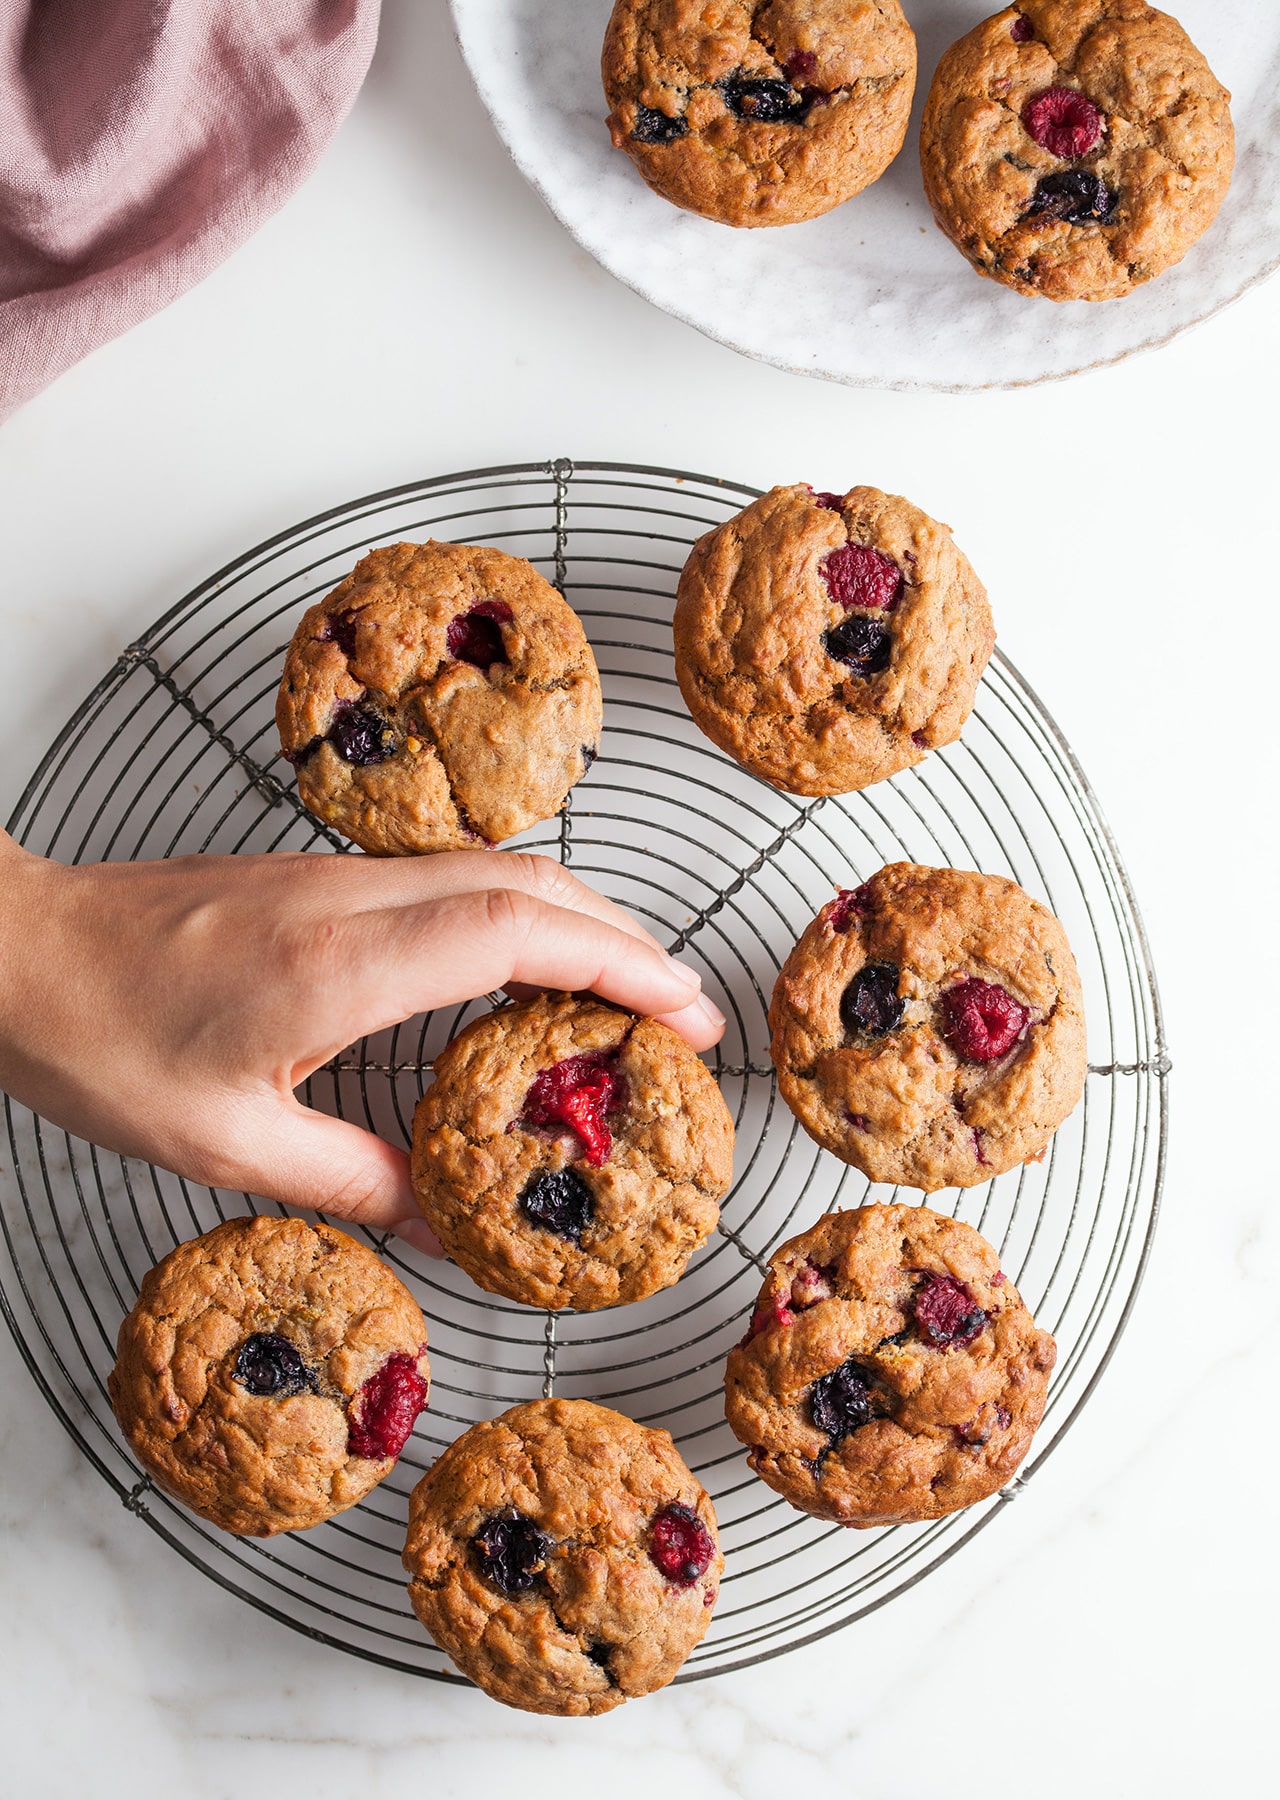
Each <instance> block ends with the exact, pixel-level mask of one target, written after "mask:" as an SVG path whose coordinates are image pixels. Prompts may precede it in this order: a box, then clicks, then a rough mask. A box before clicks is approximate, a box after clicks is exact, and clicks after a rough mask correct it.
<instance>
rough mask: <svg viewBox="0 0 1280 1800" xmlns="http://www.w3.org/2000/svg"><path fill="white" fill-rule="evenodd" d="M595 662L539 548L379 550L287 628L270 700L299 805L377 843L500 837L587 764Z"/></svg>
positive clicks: (401, 846)
mask: <svg viewBox="0 0 1280 1800" xmlns="http://www.w3.org/2000/svg"><path fill="white" fill-rule="evenodd" d="M601 712H602V702H601V695H600V677H599V674H598V672H597V670H596V663H595V658H594V657H593V656H592V654H591V646H590V645H589V644H588V643H587V639H586V634H585V633H584V632H583V629H582V623H581V621H580V620H579V618H578V615H577V614H576V613H575V612H574V610H573V608H572V607H571V606H569V605H568V603H567V602H566V601H565V600H563V599H562V598H561V596H560V595H559V594H558V593H557V592H556V590H555V589H554V588H553V587H552V586H551V584H550V582H548V581H545V580H544V579H543V577H542V576H541V575H539V574H538V572H537V570H536V569H535V568H533V567H532V565H531V564H529V563H527V562H524V561H522V560H521V559H520V558H519V557H515V556H507V555H505V554H504V553H503V552H502V551H501V550H489V549H484V548H475V547H472V546H470V545H466V544H439V543H435V542H432V543H427V544H392V545H390V546H388V547H386V548H384V549H381V550H372V551H370V553H369V554H368V556H365V557H363V558H362V559H361V561H360V562H359V563H358V564H357V565H356V567H355V569H354V570H353V571H352V573H351V574H350V575H348V576H347V578H346V580H345V581H343V582H341V583H340V584H339V586H338V587H336V588H335V589H334V591H333V592H332V593H331V594H330V595H328V597H327V598H326V599H324V600H322V601H321V602H320V603H319V605H317V606H313V607H311V608H309V610H308V611H307V612H306V613H305V614H304V615H303V619H302V622H301V624H300V625H299V626H298V629H297V630H296V631H295V632H294V634H293V642H292V643H291V644H290V646H289V653H288V656H287V657H286V659H285V667H284V678H283V680H282V681H281V683H280V692H279V695H278V696H277V699H276V723H277V725H278V726H279V729H280V743H281V747H282V750H283V753H284V755H285V757H286V758H287V759H288V761H289V762H291V763H292V764H293V766H294V768H295V770H296V771H297V779H298V792H299V793H300V794H301V796H302V799H303V801H304V802H305V803H306V805H307V807H308V808H309V809H310V810H311V811H312V812H313V813H314V814H315V815H316V817H317V818H319V819H323V820H324V821H325V823H326V824H329V825H334V826H336V827H337V829H338V830H339V831H341V832H343V833H345V835H346V836H347V837H349V838H351V839H353V840H354V842H355V843H357V844H359V845H360V847H361V848H362V849H364V850H367V851H369V852H371V853H372V854H375V855H379V856H403V855H413V854H419V853H423V852H428V851H433V850H460V849H467V848H469V847H470V848H475V847H476V846H477V845H479V844H483V843H490V844H497V843H501V842H502V840H503V839H504V838H509V837H514V835H515V834H516V833H517V832H518V831H524V830H527V828H528V827H529V826H531V825H536V824H537V823H538V822H539V821H540V820H542V819H549V818H550V817H551V816H552V815H553V814H554V813H555V812H556V811H558V809H559V808H560V807H561V806H562V805H563V804H564V799H565V796H566V794H567V793H568V792H569V789H570V788H571V787H572V786H573V784H574V782H575V781H577V780H578V779H579V777H580V776H581V775H583V774H584V773H585V771H586V770H587V769H588V768H589V767H590V765H591V763H592V761H593V760H594V758H595V755H596V751H597V749H598V746H599V739H600V722H601Z"/></svg>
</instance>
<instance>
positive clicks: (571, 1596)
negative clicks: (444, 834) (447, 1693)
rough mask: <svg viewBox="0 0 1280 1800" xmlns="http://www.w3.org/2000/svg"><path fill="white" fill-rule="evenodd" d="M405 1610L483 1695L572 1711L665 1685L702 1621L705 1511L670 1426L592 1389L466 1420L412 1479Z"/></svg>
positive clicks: (710, 1572)
mask: <svg viewBox="0 0 1280 1800" xmlns="http://www.w3.org/2000/svg"><path fill="white" fill-rule="evenodd" d="M404 1564H405V1568H406V1569H408V1571H409V1574H410V1576H411V1580H410V1583H409V1597H410V1599H411V1600H412V1601H413V1609H414V1611H415V1612H416V1613H417V1615H418V1617H419V1619H420V1620H421V1621H422V1623H423V1625H424V1626H425V1627H426V1629H427V1630H428V1631H429V1632H430V1634H431V1636H432V1637H433V1638H434V1639H435V1641H436V1643H437V1644H439V1646H440V1648H441V1649H442V1650H443V1651H445V1653H446V1654H447V1655H448V1656H450V1657H452V1658H453V1661H454V1662H455V1663H456V1664H457V1665H458V1667H459V1668H460V1669H461V1670H462V1672H463V1674H464V1675H469V1676H470V1678H471V1680H472V1681H474V1682H476V1683H477V1684H478V1685H479V1686H480V1687H482V1688H483V1689H484V1691H485V1693H486V1694H490V1695H492V1696H493V1698H494V1699H495V1700H501V1701H503V1702H504V1703H505V1704H506V1705H507V1706H518V1707H522V1708H523V1709H524V1711H526V1712H537V1713H558V1714H560V1715H562V1716H576V1717H581V1716H582V1715H583V1714H587V1713H603V1712H611V1711H612V1710H613V1708H614V1707H615V1706H621V1705H622V1703H623V1701H624V1700H632V1699H635V1698H636V1697H637V1696H638V1695H640V1694H651V1693H653V1692H654V1690H655V1689H657V1688H661V1687H665V1686H666V1685H667V1683H668V1682H669V1681H670V1680H671V1679H672V1678H673V1676H675V1675H676V1674H677V1672H678V1671H679V1669H680V1665H681V1664H682V1663H683V1662H684V1660H685V1658H686V1657H687V1656H688V1655H689V1653H690V1651H691V1650H693V1649H694V1647H695V1646H696V1645H697V1643H698V1642H699V1640H700V1639H701V1637H702V1635H703V1633H704V1632H705V1631H706V1629H707V1626H708V1625H709V1624H710V1622H711V1609H712V1608H713V1607H714V1605H715V1603H716V1595H717V1593H718V1591H719V1587H720V1573H721V1570H722V1568H723V1566H724V1561H723V1558H722V1557H721V1555H720V1548H719V1544H718V1541H717V1537H716V1516H715V1513H714V1511H713V1510H712V1506H711V1501H710V1500H709V1499H708V1497H707V1495H706V1493H705V1492H704V1490H703V1488H702V1487H701V1485H700V1484H699V1483H698V1481H697V1480H695V1478H694V1477H693V1475H691V1474H690V1472H689V1470H688V1469H687V1468H686V1466H685V1464H684V1461H683V1459H682V1458H681V1456H680V1453H679V1451H678V1450H677V1449H676V1447H675V1445H674V1444H673V1443H672V1441H671V1437H670V1435H669V1433H667V1432H665V1431H658V1430H654V1429H652V1428H650V1427H647V1426H644V1425H637V1424H635V1423H634V1422H633V1421H632V1420H631V1419H628V1418H624V1417H623V1415H622V1414H621V1413H616V1412H611V1411H610V1410H609V1409H608V1407H604V1406H596V1405H594V1404H593V1403H592V1402H591V1401H589V1400H535V1401H534V1402H533V1403H532V1404H531V1405H528V1406H515V1407H512V1409H511V1411H510V1412H505V1413H503V1414H502V1415H501V1417H500V1418H497V1419H492V1420H490V1421H488V1422H487V1423H485V1424H483V1425H473V1426H472V1427H471V1430H470V1431H468V1432H466V1433H465V1434H464V1435H463V1436H462V1437H460V1438H459V1439H458V1440H457V1442H456V1443H455V1444H453V1445H452V1446H451V1447H450V1448H449V1449H448V1450H446V1451H445V1453H444V1455H443V1456H442V1457H441V1458H440V1460H439V1461H438V1462H437V1463H436V1464H435V1466H434V1467H433V1468H432V1469H431V1471H430V1473H429V1474H426V1475H424V1476H423V1478H422V1480H421V1481H420V1482H419V1483H418V1485H417V1487H416V1488H415V1489H414V1490H413V1496H412V1499H411V1500H410V1502H409V1537H408V1542H407V1543H406V1545H405V1551H404Z"/></svg>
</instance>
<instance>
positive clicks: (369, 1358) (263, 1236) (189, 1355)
mask: <svg viewBox="0 0 1280 1800" xmlns="http://www.w3.org/2000/svg"><path fill="white" fill-rule="evenodd" d="M429 1372H430V1371H429V1367H428V1363H427V1328H426V1325H425V1324H424V1322H423V1318H422V1314H421V1313H420V1312H419V1310H418V1308H417V1306H416V1304H415V1303H414V1299H413V1296H412V1295H411V1294H410V1292H409V1290H408V1289H407V1288H406V1287H405V1286H404V1284H403V1283H402V1282H401V1281H400V1280H399V1279H398V1278H397V1277H396V1276H395V1275H394V1274H393V1273H392V1271H391V1270H390V1269H389V1268H387V1266H386V1264H385V1263H382V1262H380V1261H379V1260H378V1258H377V1257H376V1256H375V1255H374V1254H373V1252H372V1251H371V1250H366V1249H365V1248H364V1246H363V1245H362V1244H357V1243H356V1242H355V1240H354V1239H352V1238H349V1237H346V1236H344V1235H343V1233H342V1232H340V1231H334V1230H333V1229H332V1227H331V1226H328V1225H308V1224H306V1223H305V1222H304V1221H303V1220H302V1219H274V1218H255V1219H229V1220H228V1221H227V1222H226V1224H224V1225H219V1226H217V1227H216V1228H215V1229H214V1230H213V1231H208V1232H206V1233H205V1234H204V1236H203V1237H198V1238H193V1239H191V1241H190V1242H189V1243H185V1244H179V1245H178V1247H177V1249H176V1250H171V1251H170V1252H169V1254H168V1256H166V1257H165V1258H164V1260H163V1262H160V1263H158V1264H157V1265H156V1267H155V1268H154V1269H152V1270H151V1271H150V1272H149V1273H148V1275H147V1276H146V1277H145V1279H144V1280H143V1283H142V1289H141V1292H140V1293H139V1295H138V1299H137V1302H136V1304H135V1305H134V1308H133V1311H132V1312H131V1313H130V1314H129V1315H128V1317H127V1318H126V1319H125V1320H124V1321H123V1323H122V1324H121V1326H120V1336H119V1342H118V1345H117V1350H116V1363H115V1367H114V1368H113V1369H112V1371H111V1374H110V1376H109V1377H108V1380H107V1387H108V1391H109V1393H110V1395H111V1404H112V1406H113V1407H114V1408H115V1414H116V1418H117V1419H118V1420H119V1423H120V1428H121V1430H122V1431H123V1432H124V1434H125V1436H126V1437H127V1438H128V1440H129V1443H130V1445H131V1447H132V1449H133V1451H134V1454H135V1455H136V1456H137V1457H138V1459H139V1461H140V1462H141V1463H142V1465H143V1467H144V1468H145V1469H146V1470H147V1472H148V1474H149V1475H150V1476H151V1478H152V1479H153V1480H154V1481H155V1482H156V1483H157V1484H158V1485H159V1486H160V1487H162V1488H164V1489H165V1490H166V1491H167V1492H168V1493H170V1494H173V1495H174V1496H175V1497H176V1498H177V1499H179V1500H181V1501H182V1502H183V1503H184V1504H185V1505H187V1506H189V1507H190V1508H191V1510H192V1511H193V1512H197V1513H199V1514H200V1516H201V1517H202V1518H205V1519H208V1520H209V1521H210V1522H211V1523H212V1524H214V1525H221V1526H222V1527H223V1528H224V1529H225V1530H227V1531H236V1532H242V1533H245V1534H247V1535H250V1536H254V1537H270V1536H271V1535H272V1534H273V1533H275V1532H277V1531H303V1530H305V1529H306V1528H307V1527H308V1526H310V1525H318V1524H319V1523H320V1522H321V1521H322V1520H323V1519H328V1518H330V1517H331V1516H332V1515H333V1514H334V1513H337V1512H342V1511H343V1510H344V1509H345V1508H346V1507H348V1506H354V1505H355V1504H356V1502H357V1501H358V1500H363V1498H364V1497H365V1495H366V1494H367V1493H368V1492H369V1491H370V1489H371V1488H374V1487H376V1486H377V1484H378V1483H379V1482H380V1481H381V1480H382V1479H383V1477H384V1476H386V1475H389V1474H390V1473H391V1470H392V1469H393V1468H394V1466H395V1460H396V1458H397V1457H398V1456H399V1454H400V1452H401V1450H402V1449H403V1448H404V1445H405V1442H406V1440H407V1439H408V1437H409V1434H410V1432H411V1431H412V1430H413V1423H414V1420H415V1419H416V1418H417V1416H418V1414H419V1413H420V1412H421V1411H422V1409H423V1407H424V1406H425V1405H426V1403H427V1382H428V1379H429Z"/></svg>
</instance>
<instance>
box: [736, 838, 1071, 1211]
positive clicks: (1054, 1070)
mask: <svg viewBox="0 0 1280 1800" xmlns="http://www.w3.org/2000/svg"><path fill="white" fill-rule="evenodd" d="M769 1024H770V1027H771V1029H772V1032H773V1039H772V1043H771V1045H770V1051H771V1054H772V1056H773V1060H774V1063H775V1064H776V1066H777V1070H778V1085H779V1087H780V1088H781V1090H782V1094H783V1098H784V1099H785V1100H786V1102H787V1105H788V1106H789V1107H790V1108H791V1110H792V1112H793V1113H794V1114H795V1115H796V1117H797V1118H798V1119H799V1121H800V1123H801V1124H802V1125H803V1126H804V1128H805V1130H806V1131H807V1132H808V1133H809V1135H810V1137H812V1138H816V1139H817V1141H818V1143H820V1144H821V1145H822V1146H823V1147H824V1148H825V1149H827V1150H830V1151H832V1152H833V1154H834V1155H836V1156H838V1157H840V1158H841V1159H842V1160H843V1161H845V1162H847V1163H852V1164H853V1165H854V1167H855V1168H858V1169H861V1170H862V1173H863V1174H864V1175H866V1176H867V1177H868V1178H869V1179H870V1180H872V1181H887V1182H897V1183H901V1184H903V1185H905V1186H906V1187H917V1188H923V1189H924V1191H925V1192H926V1193H934V1192H936V1191H937V1189H939V1188H944V1187H952V1186H955V1187H974V1186H976V1185H977V1183H978V1182H981V1181H986V1180H988V1179H989V1178H990V1177H991V1176H993V1175H999V1174H1001V1173H1002V1172H1003V1171H1004V1170H1005V1169H1011V1168H1013V1167H1015V1166H1016V1165H1017V1164H1018V1163H1025V1162H1033V1161H1036V1160H1038V1159H1039V1158H1040V1156H1041V1155H1043V1153H1044V1149H1045V1146H1046V1145H1047V1144H1048V1142H1049V1140H1050V1138H1051V1137H1052V1136H1053V1134H1054V1132H1055V1131H1056V1130H1057V1128H1058V1126H1059V1125H1061V1123H1062V1121H1063V1120H1064V1119H1065V1118H1066V1117H1067V1115H1068V1114H1069V1113H1070V1112H1072V1111H1073V1110H1074V1108H1075V1106H1076V1104H1077V1102H1078V1101H1079V1099H1080V1096H1081V1093H1082V1092H1083V1091H1084V1078H1085V1073H1086V1067H1087V1065H1086V1062H1085V1035H1084V1010H1083V999H1082V995H1081V991H1080V977H1079V975H1078V974H1077V972H1076V965H1075V958H1074V957H1073V956H1072V954H1071V947H1070V945H1069V944H1068V943H1067V938H1066V933H1065V932H1064V931H1063V929H1062V927H1061V925H1060V924H1059V923H1058V921H1057V920H1056V919H1055V918H1054V916H1053V914H1052V913H1051V912H1050V911H1049V910H1048V908H1047V907H1044V906H1041V904H1040V903H1039V901H1038V900H1033V899H1032V898H1031V897H1030V895H1029V894H1025V893H1023V891H1022V889H1021V888H1020V887H1018V886H1017V884H1016V883H1015V882H1012V881H1006V880H1004V879H1003V877H1001V876H999V875H975V874H972V873H970V872H969V871H968V870H966V869H928V868H922V867H921V866H920V865H918V864H916V863H890V864H889V866H888V867H887V868H884V869H881V870H880V872H879V874H878V875H873V876H872V878H871V880H870V881H868V882H866V883H864V885H863V886H862V887H860V888H857V889H855V890H853V891H851V892H849V891H846V892H844V893H841V894H839V895H837V897H836V898H835V899H834V900H832V901H830V902H829V903H828V904H827V905H826V906H824V907H823V909H822V911H821V912H820V913H819V914H818V916H817V918H816V919H815V920H814V921H813V923H812V924H811V925H810V926H809V927H808V929H807V930H806V931H805V932H804V934H803V936H802V937H801V939H800V941H799V943H798V944H797V945H796V947H795V949H794V950H793V951H792V952H791V954H790V956H789V957H788V958H787V960H786V963H785V964H784V965H783V968H782V971H781V973H780V974H779V976H778V980H777V983H776V985H775V987H774V990H773V999H772V1002H771V1004H770V1007H769Z"/></svg>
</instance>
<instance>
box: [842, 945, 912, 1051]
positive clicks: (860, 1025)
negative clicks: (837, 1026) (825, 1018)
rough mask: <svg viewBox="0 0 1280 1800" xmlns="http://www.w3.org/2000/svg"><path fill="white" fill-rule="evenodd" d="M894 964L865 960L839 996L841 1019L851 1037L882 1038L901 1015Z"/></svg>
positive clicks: (900, 1001) (901, 1004)
mask: <svg viewBox="0 0 1280 1800" xmlns="http://www.w3.org/2000/svg"><path fill="white" fill-rule="evenodd" d="M903 1004H904V1003H903V1001H902V998H901V996H900V995H899V993H898V965H897V964H896V963H866V964H864V965H863V967H862V968H860V969H859V970H858V973H857V974H856V975H855V976H854V978H853V980H852V981H851V982H850V983H849V985H848V987H847V988H846V989H845V990H844V993H843V994H842V995H841V996H840V1018H841V1021H842V1023H843V1025H844V1028H845V1030H846V1031H847V1032H848V1033H849V1035H850V1036H851V1037H883V1036H884V1035H885V1033H886V1032H887V1031H892V1030H893V1028H894V1026H895V1025H896V1024H897V1023H898V1021H899V1020H900V1019H901V1017H902V1009H903Z"/></svg>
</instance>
